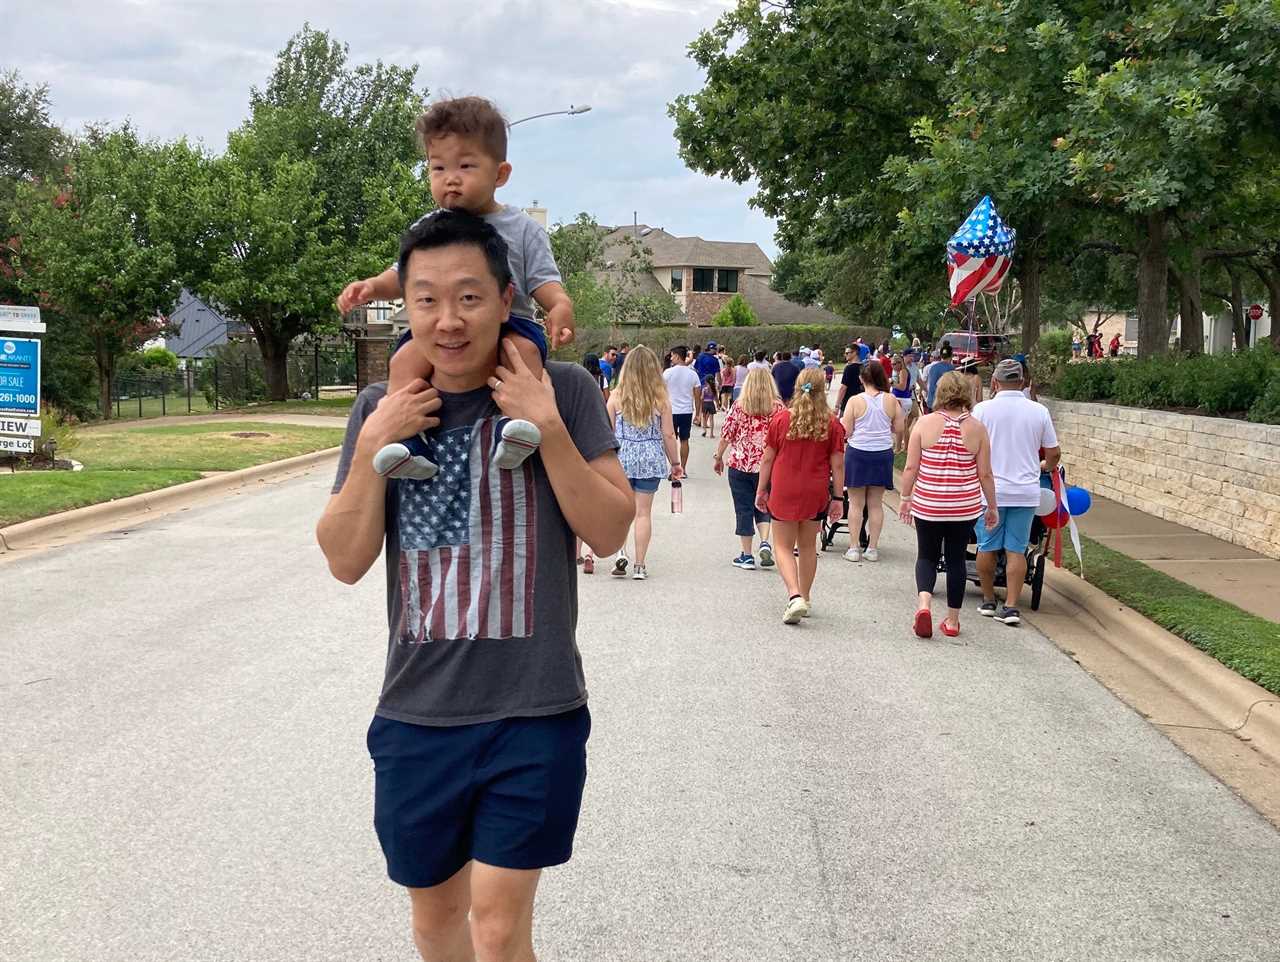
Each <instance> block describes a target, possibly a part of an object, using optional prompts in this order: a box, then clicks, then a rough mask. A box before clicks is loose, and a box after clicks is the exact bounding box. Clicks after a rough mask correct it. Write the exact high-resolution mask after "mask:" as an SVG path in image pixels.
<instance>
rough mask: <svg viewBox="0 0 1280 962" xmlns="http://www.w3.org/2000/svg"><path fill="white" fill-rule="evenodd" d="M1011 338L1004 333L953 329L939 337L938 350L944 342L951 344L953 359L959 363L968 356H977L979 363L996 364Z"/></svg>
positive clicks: (954, 362)
mask: <svg viewBox="0 0 1280 962" xmlns="http://www.w3.org/2000/svg"><path fill="white" fill-rule="evenodd" d="M1008 343H1009V338H1008V337H1006V336H1005V335H1003V334H970V333H969V332H968V331H952V332H951V333H949V334H943V335H942V337H940V338H939V339H938V348H937V349H938V350H941V349H942V345H943V344H950V345H951V361H952V363H953V364H958V363H960V362H961V361H963V360H964V359H965V358H967V357H976V358H977V359H978V363H979V364H994V363H995V362H996V361H998V360H999V359H1000V356H1001V355H1002V354H1004V353H1005V350H1006V347H1007V345H1008Z"/></svg>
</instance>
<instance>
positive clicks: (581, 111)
mask: <svg viewBox="0 0 1280 962" xmlns="http://www.w3.org/2000/svg"><path fill="white" fill-rule="evenodd" d="M590 109H591V107H590V105H588V104H583V105H582V106H581V107H575V106H573V104H570V105H569V109H568V110H549V111H547V112H546V113H545V114H534V115H533V116H531V117H521V118H520V119H519V120H513V121H511V123H509V124H507V129H508V130H510V129H511V128H512V127H514V126H515V125H516V124H522V123H524V122H525V121H526V120H537V119H538V118H539V117H556V116H559V115H560V114H564V115H565V116H568V117H572V116H574V115H575V114H585V113H586V112H587V111H588V110H590Z"/></svg>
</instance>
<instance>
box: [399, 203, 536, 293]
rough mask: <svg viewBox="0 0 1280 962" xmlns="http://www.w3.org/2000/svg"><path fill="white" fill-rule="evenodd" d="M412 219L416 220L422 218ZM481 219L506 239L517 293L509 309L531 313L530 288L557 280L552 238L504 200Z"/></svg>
mask: <svg viewBox="0 0 1280 962" xmlns="http://www.w3.org/2000/svg"><path fill="white" fill-rule="evenodd" d="M430 216H431V214H424V215H423V217H420V218H418V220H417V221H414V223H415V224H417V223H419V222H420V221H421V220H422V219H423V218H425V217H430ZM480 216H481V217H482V218H483V219H484V220H486V221H488V222H489V223H490V224H492V225H493V228H494V229H495V230H496V231H497V232H498V233H499V234H500V235H502V239H503V240H504V241H506V242H507V261H508V263H509V264H510V265H511V282H512V283H513V284H514V285H515V288H516V296H515V299H514V300H513V301H512V302H511V313H512V314H519V315H520V316H521V317H533V316H534V309H535V304H534V301H533V292H534V291H536V290H537V289H538V288H539V287H541V286H542V285H543V284H550V283H551V282H552V281H555V282H556V283H557V284H558V283H560V269H559V268H558V267H556V259H555V257H553V256H552V254H551V238H550V237H549V236H548V235H547V232H546V231H545V230H543V229H542V225H541V224H539V223H538V222H537V221H536V220H534V219H533V218H532V217H530V216H529V215H528V214H526V213H525V212H524V211H522V210H521V209H520V208H519V207H512V206H511V205H510V204H503V205H502V207H501V209H499V210H495V211H494V212H493V213H492V214H481V215H480Z"/></svg>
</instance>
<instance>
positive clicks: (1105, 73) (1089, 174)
mask: <svg viewBox="0 0 1280 962" xmlns="http://www.w3.org/2000/svg"><path fill="white" fill-rule="evenodd" d="M1067 9H1070V10H1071V11H1072V14H1073V15H1072V16H1070V17H1069V18H1068V17H1063V16H1059V17H1056V18H1054V19H1052V20H1047V21H1046V24H1045V26H1044V28H1043V30H1042V36H1043V40H1044V42H1045V43H1046V44H1051V45H1055V46H1059V47H1061V48H1062V49H1063V50H1064V51H1067V53H1068V55H1069V56H1070V57H1071V58H1072V59H1073V60H1074V61H1075V63H1076V66H1075V67H1074V68H1073V69H1072V70H1071V71H1070V72H1069V74H1068V75H1067V81H1068V84H1069V92H1070V95H1071V102H1070V105H1069V112H1070V120H1071V125H1070V128H1069V130H1067V131H1066V132H1064V135H1063V137H1062V138H1061V139H1060V141H1059V142H1058V146H1059V147H1060V149H1061V150H1062V151H1063V152H1064V154H1065V155H1066V156H1067V157H1068V158H1069V160H1070V177H1071V182H1072V183H1073V184H1074V185H1076V186H1077V187H1079V188H1080V189H1081V190H1082V191H1083V192H1084V193H1085V194H1086V195H1087V196H1088V197H1089V198H1090V199H1091V200H1093V201H1095V202H1097V203H1098V204H1100V205H1105V206H1107V207H1109V208H1111V209H1115V210H1118V211H1122V212H1123V213H1124V214H1125V215H1127V216H1128V218H1129V219H1130V221H1131V223H1132V224H1133V236H1134V248H1135V249H1136V251H1137V255H1138V298H1137V300H1138V323H1139V331H1138V353H1139V354H1141V355H1150V354H1159V353H1163V352H1164V351H1165V350H1167V347H1168V331H1169V327H1168V317H1169V290H1168V281H1169V258H1170V246H1171V242H1172V240H1173V238H1172V237H1171V234H1172V233H1173V230H1174V227H1175V225H1176V223H1177V222H1178V220H1179V219H1180V218H1186V217H1188V216H1190V217H1194V216H1196V215H1199V214H1203V213H1204V212H1206V211H1212V210H1214V209H1215V208H1217V207H1218V206H1219V205H1220V204H1221V203H1222V200H1223V198H1224V197H1225V196H1226V195H1227V194H1228V193H1229V192H1230V191H1231V189H1232V186H1233V184H1234V182H1235V181H1236V179H1237V178H1239V177H1240V176H1241V173H1242V167H1245V168H1247V165H1248V164H1249V163H1250V162H1251V159H1253V158H1256V157H1258V156H1259V155H1260V154H1263V153H1268V152H1269V153H1274V151H1275V150H1276V149H1277V137H1280V131H1278V129H1277V127H1278V125H1277V123H1276V116H1277V110H1278V109H1280V86H1278V85H1277V81H1276V77H1275V60H1274V57H1275V50H1276V49H1277V46H1278V45H1280V7H1277V6H1276V5H1275V4H1274V3H1267V2H1259V0H1253V2H1248V0H1246V2H1233V3H1228V4H1221V5H1208V4H1204V3H1201V2H1198V0H1144V2H1136V3H1128V4H1115V5H1101V6H1100V5H1099V4H1097V3H1094V2H1091V0H1078V2H1076V3H1072V4H1068V5H1067ZM1196 283H1197V284H1198V279H1197V280H1196ZM1181 300H1182V303H1183V307H1184V309H1186V308H1191V307H1193V304H1192V303H1190V302H1189V300H1190V299H1189V297H1188V296H1187V295H1186V294H1185V293H1184V296H1183V297H1182V298H1181ZM1199 320H1200V319H1199V315H1198V314H1195V316H1194V317H1191V318H1184V333H1186V327H1187V325H1188V323H1190V325H1191V328H1192V330H1194V331H1195V332H1196V334H1197V335H1198V327H1199ZM1184 340H1185V338H1184ZM1197 341H1198V337H1197Z"/></svg>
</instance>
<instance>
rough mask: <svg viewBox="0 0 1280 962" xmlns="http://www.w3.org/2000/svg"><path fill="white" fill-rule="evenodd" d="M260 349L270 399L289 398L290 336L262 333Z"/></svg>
mask: <svg viewBox="0 0 1280 962" xmlns="http://www.w3.org/2000/svg"><path fill="white" fill-rule="evenodd" d="M258 349H259V350H260V351H261V352H262V370H263V374H264V375H265V377H266V381H267V397H268V399H270V400H272V401H287V400H289V366H288V363H289V338H287V337H282V336H280V335H275V336H273V335H270V334H265V333H260V334H259V335H258Z"/></svg>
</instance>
